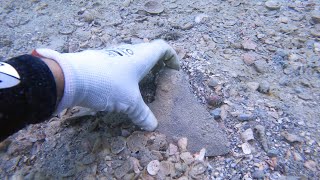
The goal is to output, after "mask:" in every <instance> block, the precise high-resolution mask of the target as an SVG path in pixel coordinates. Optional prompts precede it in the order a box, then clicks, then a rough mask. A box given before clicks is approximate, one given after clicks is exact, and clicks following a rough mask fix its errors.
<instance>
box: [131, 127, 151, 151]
mask: <svg viewBox="0 0 320 180" xmlns="http://www.w3.org/2000/svg"><path fill="white" fill-rule="evenodd" d="M146 144H147V138H146V136H145V135H144V133H143V132H141V131H135V132H133V133H132V134H131V135H130V136H129V137H128V138H127V146H128V148H129V150H130V151H131V152H138V151H139V150H141V149H144V148H145V146H146Z"/></svg>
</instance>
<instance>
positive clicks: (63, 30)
mask: <svg viewBox="0 0 320 180" xmlns="http://www.w3.org/2000/svg"><path fill="white" fill-rule="evenodd" d="M74 31H75V28H74V27H73V26H72V25H70V24H69V25H63V26H61V27H60V30H59V33H60V34H62V35H69V34H72V33H73V32H74Z"/></svg>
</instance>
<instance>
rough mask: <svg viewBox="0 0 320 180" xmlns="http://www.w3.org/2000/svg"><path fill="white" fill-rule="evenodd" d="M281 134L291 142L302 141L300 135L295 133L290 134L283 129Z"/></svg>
mask: <svg viewBox="0 0 320 180" xmlns="http://www.w3.org/2000/svg"><path fill="white" fill-rule="evenodd" d="M281 136H283V137H284V138H285V139H286V140H287V141H289V142H291V143H294V142H299V143H301V142H303V141H304V140H303V138H302V137H300V136H297V135H295V134H290V133H288V132H287V131H284V132H282V133H281Z"/></svg>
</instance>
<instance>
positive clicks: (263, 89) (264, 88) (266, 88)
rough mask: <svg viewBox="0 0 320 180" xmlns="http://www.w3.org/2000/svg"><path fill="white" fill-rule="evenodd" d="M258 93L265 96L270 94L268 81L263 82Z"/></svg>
mask: <svg viewBox="0 0 320 180" xmlns="http://www.w3.org/2000/svg"><path fill="white" fill-rule="evenodd" d="M258 91H259V92H261V93H264V94H267V93H269V91H270V84H269V83H268V82H267V81H262V82H261V83H260V85H259V88H258Z"/></svg>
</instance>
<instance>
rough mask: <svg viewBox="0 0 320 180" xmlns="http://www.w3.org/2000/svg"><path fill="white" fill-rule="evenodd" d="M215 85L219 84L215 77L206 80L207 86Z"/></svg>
mask: <svg viewBox="0 0 320 180" xmlns="http://www.w3.org/2000/svg"><path fill="white" fill-rule="evenodd" d="M217 85H219V82H218V81H217V80H216V79H215V78H210V79H209V81H208V86H209V87H211V88H214V87H216V86H217Z"/></svg>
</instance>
